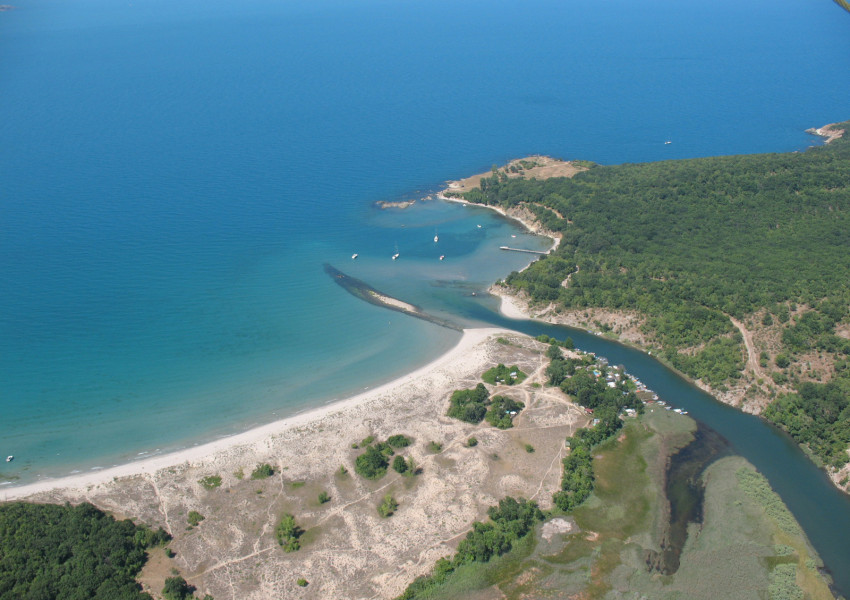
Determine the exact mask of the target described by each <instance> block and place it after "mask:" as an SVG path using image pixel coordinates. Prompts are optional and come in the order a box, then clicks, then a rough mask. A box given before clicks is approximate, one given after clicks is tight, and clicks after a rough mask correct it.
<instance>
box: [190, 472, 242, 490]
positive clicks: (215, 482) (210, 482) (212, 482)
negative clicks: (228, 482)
mask: <svg viewBox="0 0 850 600" xmlns="http://www.w3.org/2000/svg"><path fill="white" fill-rule="evenodd" d="M240 479H241V477H240ZM198 483H200V484H201V486H202V487H203V488H204V489H205V490H213V489H215V488H217V487H218V486H220V485H221V476H220V475H207V476H206V477H204V478H203V479H201V480H199V481H198Z"/></svg>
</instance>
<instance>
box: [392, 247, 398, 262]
mask: <svg viewBox="0 0 850 600" xmlns="http://www.w3.org/2000/svg"><path fill="white" fill-rule="evenodd" d="M397 258H398V244H396V245H395V254H393V260H395V259H397Z"/></svg>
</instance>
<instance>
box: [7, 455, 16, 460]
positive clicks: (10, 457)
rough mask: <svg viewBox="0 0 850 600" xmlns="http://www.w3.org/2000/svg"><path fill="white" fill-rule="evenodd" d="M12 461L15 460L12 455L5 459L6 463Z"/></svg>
mask: <svg viewBox="0 0 850 600" xmlns="http://www.w3.org/2000/svg"><path fill="white" fill-rule="evenodd" d="M13 460H15V457H14V456H13V455H12V454H10V455H9V456H7V457H6V462H12V461H13Z"/></svg>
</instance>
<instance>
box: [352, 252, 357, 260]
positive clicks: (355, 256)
mask: <svg viewBox="0 0 850 600" xmlns="http://www.w3.org/2000/svg"><path fill="white" fill-rule="evenodd" d="M355 258H357V253H356V252H355V253H354V254H352V255H351V260H354V259H355Z"/></svg>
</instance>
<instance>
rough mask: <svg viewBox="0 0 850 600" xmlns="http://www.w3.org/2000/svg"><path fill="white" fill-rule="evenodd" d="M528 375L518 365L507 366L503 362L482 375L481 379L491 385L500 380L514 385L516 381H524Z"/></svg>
mask: <svg viewBox="0 0 850 600" xmlns="http://www.w3.org/2000/svg"><path fill="white" fill-rule="evenodd" d="M526 377H527V375H526V374H525V373H523V372H522V371H520V369H519V367H518V366H516V365H514V366H512V367H506V366H505V365H503V364H502V363H499V364H498V365H496V366H495V367H493V368H492V369H488V370H487V371H485V372H484V374H482V375H481V379H483V380H484V381H486V382H487V383H489V384H491V385H495V384H496V383H498V382H503V383H505V384H506V385H514V384H515V383H522V381H523V380H524V379H525V378H526Z"/></svg>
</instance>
